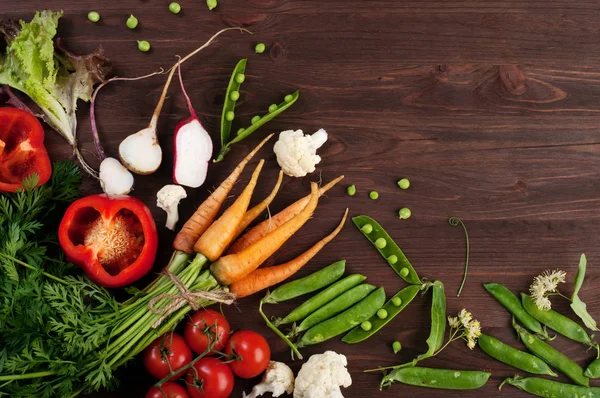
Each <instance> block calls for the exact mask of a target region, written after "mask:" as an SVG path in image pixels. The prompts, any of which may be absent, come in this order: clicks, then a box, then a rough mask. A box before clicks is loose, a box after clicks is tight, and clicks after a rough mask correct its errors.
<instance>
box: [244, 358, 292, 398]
mask: <svg viewBox="0 0 600 398" xmlns="http://www.w3.org/2000/svg"><path fill="white" fill-rule="evenodd" d="M293 391H294V372H292V369H290V367H289V366H287V365H286V364H285V363H282V362H275V361H271V362H269V365H268V366H267V370H266V371H265V375H264V376H263V379H262V381H261V382H260V383H259V384H257V385H255V386H254V388H253V389H252V392H250V395H246V393H244V395H243V396H242V398H256V397H258V396H260V395H263V394H264V393H266V392H270V393H272V394H273V396H274V397H278V396H280V395H283V394H291V393H292V392H293Z"/></svg>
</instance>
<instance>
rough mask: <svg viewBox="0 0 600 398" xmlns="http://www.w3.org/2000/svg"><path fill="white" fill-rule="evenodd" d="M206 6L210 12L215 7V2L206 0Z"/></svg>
mask: <svg viewBox="0 0 600 398" xmlns="http://www.w3.org/2000/svg"><path fill="white" fill-rule="evenodd" d="M206 5H207V6H208V9H209V10H211V11H212V10H213V9H214V8H215V7H217V0H206Z"/></svg>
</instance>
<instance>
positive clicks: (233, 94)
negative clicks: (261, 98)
mask: <svg viewBox="0 0 600 398" xmlns="http://www.w3.org/2000/svg"><path fill="white" fill-rule="evenodd" d="M229 98H230V99H231V100H232V101H237V100H239V99H240V92H239V91H232V92H230V93H229Z"/></svg>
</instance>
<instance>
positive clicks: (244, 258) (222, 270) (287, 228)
mask: <svg viewBox="0 0 600 398" xmlns="http://www.w3.org/2000/svg"><path fill="white" fill-rule="evenodd" d="M310 188H311V195H310V200H309V201H308V204H307V205H306V206H305V207H304V209H302V211H300V213H298V214H297V215H296V216H295V217H294V218H292V219H291V220H289V221H288V222H286V223H285V224H283V225H282V226H281V227H279V228H277V229H276V230H274V231H271V232H269V233H268V234H267V236H265V237H264V238H262V239H260V240H259V241H257V242H254V243H253V244H251V245H250V246H248V247H247V248H245V249H244V250H242V251H241V252H239V253H236V254H229V255H227V256H224V257H221V258H220V259H219V260H218V261H217V262H215V263H212V264H211V266H210V270H211V272H212V274H213V276H214V277H215V278H216V279H217V280H218V281H219V283H221V284H223V285H226V286H229V285H231V284H232V283H234V282H236V281H239V280H240V279H242V278H243V277H245V276H246V275H248V274H249V273H250V272H252V271H254V270H255V269H256V268H258V266H259V265H261V264H262V263H263V262H264V261H265V260H266V259H267V258H269V257H270V256H271V255H272V254H273V253H275V252H276V251H277V250H278V249H279V248H280V247H281V246H282V245H283V244H284V243H285V242H286V241H287V240H288V239H289V238H290V237H291V236H292V235H294V233H296V231H298V230H299V229H300V228H301V227H302V226H303V225H304V224H305V223H306V222H307V221H308V220H309V219H310V217H311V216H312V214H313V212H314V211H315V208H316V207H317V204H318V203H319V187H318V186H317V184H316V183H314V182H311V184H310Z"/></svg>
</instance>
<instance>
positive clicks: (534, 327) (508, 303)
mask: <svg viewBox="0 0 600 398" xmlns="http://www.w3.org/2000/svg"><path fill="white" fill-rule="evenodd" d="M483 287H484V288H485V290H487V291H488V293H489V294H490V295H491V296H492V297H493V298H495V299H496V301H498V302H499V303H500V304H502V306H503V307H504V308H506V309H507V310H508V312H510V313H511V314H512V315H513V316H514V317H515V318H516V319H517V320H518V321H519V322H521V324H522V325H523V326H525V327H526V328H527V329H528V330H530V331H531V332H533V333H535V334H536V335H538V336H540V338H542V339H543V340H548V339H550V336H548V332H546V330H545V329H544V328H543V327H542V324H541V323H539V322H538V320H537V319H535V318H534V317H532V316H531V315H529V313H528V312H527V311H525V308H523V304H521V300H519V299H518V298H517V296H515V295H514V294H513V292H511V291H510V290H509V289H508V288H507V287H506V286H504V285H501V284H499V283H486V284H484V285H483Z"/></svg>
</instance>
